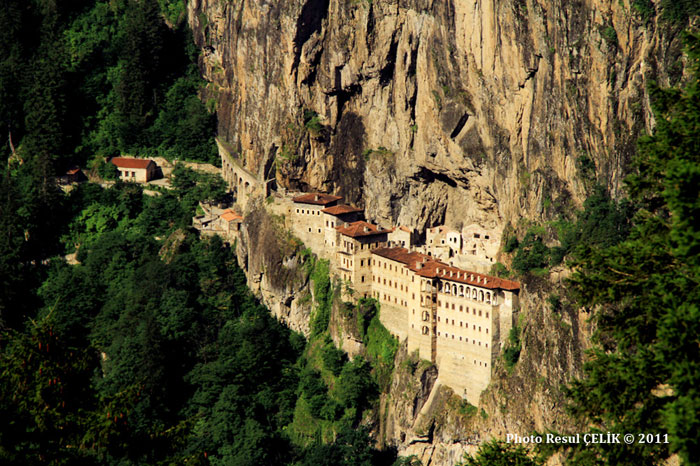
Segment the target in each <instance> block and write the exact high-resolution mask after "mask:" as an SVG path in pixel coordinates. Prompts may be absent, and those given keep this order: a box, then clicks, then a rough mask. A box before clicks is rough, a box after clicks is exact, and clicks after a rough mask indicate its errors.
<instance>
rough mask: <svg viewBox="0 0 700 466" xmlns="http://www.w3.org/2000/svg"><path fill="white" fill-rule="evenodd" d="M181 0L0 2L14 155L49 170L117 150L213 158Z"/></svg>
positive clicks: (0, 66)
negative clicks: (44, 162)
mask: <svg viewBox="0 0 700 466" xmlns="http://www.w3.org/2000/svg"><path fill="white" fill-rule="evenodd" d="M184 8H185V3H184V1H182V0H158V1H156V0H144V1H137V0H111V1H107V0H99V1H95V2H92V3H88V2H70V3H67V4H61V5H54V6H53V7H51V8H48V7H42V6H41V3H39V4H37V3H31V2H29V3H27V2H18V1H17V0H10V1H9V4H8V5H3V15H2V17H0V23H2V24H0V26H2V27H0V29H2V30H3V31H5V32H4V33H3V36H2V37H0V39H1V40H0V42H2V44H3V45H2V50H1V51H2V54H1V55H2V56H3V57H4V58H3V59H2V61H1V62H0V71H1V72H0V75H1V76H2V78H0V89H1V90H0V92H1V94H0V97H1V98H0V101H1V102H2V104H1V105H0V120H1V121H2V126H3V127H6V128H9V129H10V133H11V135H12V140H13V145H14V146H15V148H17V150H18V151H20V152H21V153H22V157H23V158H24V159H25V160H27V159H29V158H43V159H45V160H48V161H49V162H50V163H49V164H50V169H51V170H52V171H53V170H56V169H64V168H63V167H66V166H70V165H74V164H80V165H82V164H84V163H85V162H86V161H87V160H88V159H90V158H92V156H93V155H94V154H100V155H102V156H112V155H117V154H119V153H124V152H129V153H143V154H144V155H163V156H165V157H168V158H180V159H185V158H187V159H195V160H201V161H207V162H209V161H216V158H215V157H214V156H213V154H214V151H215V145H214V140H213V134H214V132H215V129H216V122H215V121H214V118H213V117H212V116H211V115H209V114H208V113H207V111H206V109H205V108H204V105H203V104H201V102H199V98H198V91H199V89H200V87H201V86H202V84H203V81H202V80H201V78H199V76H198V69H197V64H196V59H197V54H196V52H195V49H194V45H193V44H192V42H191V37H190V33H189V31H188V30H187V29H186V28H187V26H186V24H184V22H183V21H182V18H184V15H183V13H184ZM162 13H164V14H165V17H166V18H168V20H169V21H170V23H171V24H173V25H175V26H176V28H175V29H170V28H168V27H167V26H166V24H165V21H164V17H163V14H162ZM20 57H21V60H20ZM6 94H7V95H6ZM10 94H11V95H10ZM5 154H6V149H3V155H5ZM3 159H4V157H3Z"/></svg>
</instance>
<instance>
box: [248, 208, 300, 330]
mask: <svg viewBox="0 0 700 466" xmlns="http://www.w3.org/2000/svg"><path fill="white" fill-rule="evenodd" d="M258 201H259V200H258ZM251 204H252V205H251V206H250V207H251V208H250V209H249V210H248V211H247V212H246V214H245V218H244V221H243V224H242V229H241V233H240V234H239V236H238V240H237V241H236V243H235V244H236V251H235V252H236V257H237V259H238V264H239V266H240V267H241V269H243V271H244V272H245V275H246V278H247V282H248V287H249V288H250V290H251V291H252V292H253V293H254V294H255V296H256V297H258V298H259V299H260V301H261V302H262V303H263V304H264V305H265V306H267V307H268V308H269V309H270V311H271V312H272V314H273V315H274V316H275V317H276V318H277V319H278V320H280V321H282V322H284V323H285V324H287V326H288V327H289V328H291V329H292V330H295V331H297V332H300V333H303V334H304V335H306V336H308V335H309V333H310V329H309V317H310V315H311V299H310V298H311V296H310V290H309V277H308V272H307V271H305V270H304V268H303V264H302V262H303V259H302V258H301V257H300V255H299V248H298V244H297V243H296V240H294V239H293V238H291V237H289V235H288V234H287V233H286V231H285V230H284V227H283V225H281V221H279V220H276V219H275V218H273V217H272V216H271V215H270V214H269V213H268V212H267V211H266V210H265V209H264V208H262V206H261V204H260V203H259V202H258V203H255V204H253V203H251Z"/></svg>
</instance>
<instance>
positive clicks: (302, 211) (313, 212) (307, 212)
mask: <svg viewBox="0 0 700 466" xmlns="http://www.w3.org/2000/svg"><path fill="white" fill-rule="evenodd" d="M297 213H298V214H302V215H321V211H320V210H309V209H297ZM326 223H328V222H326Z"/></svg>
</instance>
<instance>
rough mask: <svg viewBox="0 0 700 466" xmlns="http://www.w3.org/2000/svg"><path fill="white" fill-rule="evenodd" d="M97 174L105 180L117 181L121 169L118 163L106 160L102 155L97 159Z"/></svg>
mask: <svg viewBox="0 0 700 466" xmlns="http://www.w3.org/2000/svg"><path fill="white" fill-rule="evenodd" d="M97 174H98V175H100V177H101V178H102V179H103V180H109V181H116V180H118V179H119V169H118V168H117V166H116V165H114V164H113V163H110V162H106V161H105V160H104V159H103V158H102V157H100V158H99V159H98V161H97Z"/></svg>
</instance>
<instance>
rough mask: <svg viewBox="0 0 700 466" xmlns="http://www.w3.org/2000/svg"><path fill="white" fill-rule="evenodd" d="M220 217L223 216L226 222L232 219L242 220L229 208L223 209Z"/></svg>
mask: <svg viewBox="0 0 700 466" xmlns="http://www.w3.org/2000/svg"><path fill="white" fill-rule="evenodd" d="M221 218H223V219H224V220H226V221H227V222H231V221H233V220H243V217H241V216H240V215H238V214H237V213H236V212H235V211H234V210H231V209H226V210H224V213H223V214H221Z"/></svg>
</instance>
